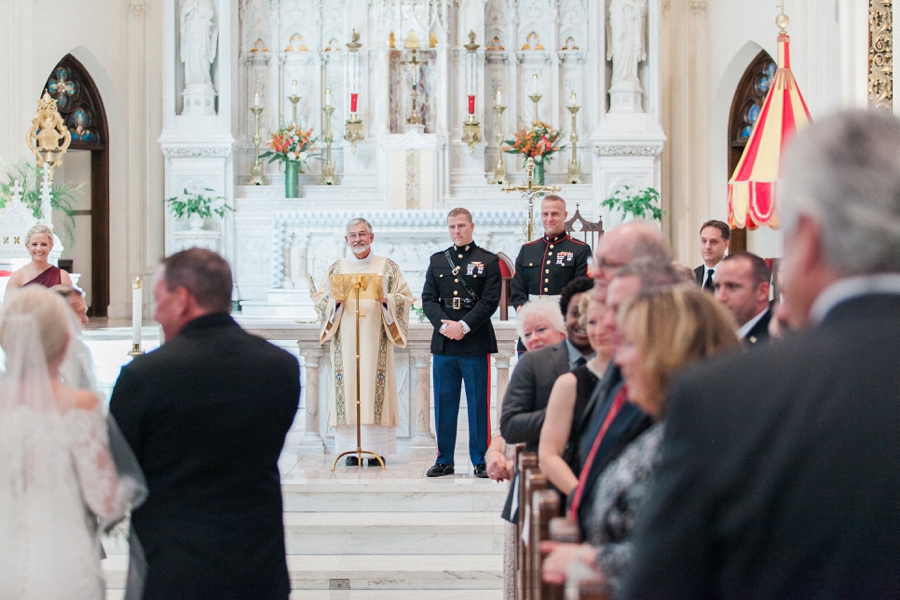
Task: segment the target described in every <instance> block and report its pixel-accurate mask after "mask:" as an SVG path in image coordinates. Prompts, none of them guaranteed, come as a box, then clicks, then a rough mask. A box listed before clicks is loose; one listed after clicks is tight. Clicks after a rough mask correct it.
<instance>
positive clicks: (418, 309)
mask: <svg viewBox="0 0 900 600" xmlns="http://www.w3.org/2000/svg"><path fill="white" fill-rule="evenodd" d="M411 308H412V312H414V313H416V315H418V316H419V323H424V322H425V309H424V308H423V307H422V297H421V296H419V297H417V298H416V299H415V300H413V303H412V307H411Z"/></svg>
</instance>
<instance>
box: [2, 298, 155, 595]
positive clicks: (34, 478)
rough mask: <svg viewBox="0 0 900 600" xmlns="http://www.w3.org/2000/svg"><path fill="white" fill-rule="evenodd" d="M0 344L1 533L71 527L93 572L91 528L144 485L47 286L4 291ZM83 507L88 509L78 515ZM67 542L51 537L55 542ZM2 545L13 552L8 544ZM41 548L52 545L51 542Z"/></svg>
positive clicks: (109, 521) (70, 315)
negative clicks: (0, 356) (1, 357)
mask: <svg viewBox="0 0 900 600" xmlns="http://www.w3.org/2000/svg"><path fill="white" fill-rule="evenodd" d="M0 346H2V349H3V351H4V353H5V365H4V367H5V368H4V370H3V373H2V374H0V511H2V512H5V513H6V514H0V529H2V533H3V534H4V535H5V536H9V537H11V538H16V537H17V536H18V537H22V538H24V539H29V540H31V541H30V543H35V542H34V540H43V539H45V537H46V536H45V537H41V536H42V534H43V533H44V531H43V530H44V529H46V528H47V527H48V525H47V524H46V523H45V522H44V521H50V520H51V518H52V521H53V527H54V528H55V529H56V530H57V531H60V532H61V533H60V534H59V535H60V536H61V538H64V537H65V535H68V534H67V533H66V532H70V531H71V532H74V533H72V534H71V538H69V539H71V540H74V539H80V538H82V537H83V538H85V539H86V540H88V542H86V543H92V544H93V548H94V550H93V551H94V552H95V554H94V555H93V557H91V560H85V562H84V566H85V570H87V569H93V570H95V571H96V570H97V569H98V567H99V556H100V553H101V552H102V548H101V546H100V533H101V532H102V531H107V530H110V529H112V528H113V527H114V526H115V525H116V523H118V522H120V521H122V519H124V518H125V517H126V516H127V515H128V514H129V511H130V510H131V509H132V508H134V507H136V506H139V505H140V503H141V502H143V500H144V498H146V494H147V486H146V482H145V480H144V477H143V475H142V473H141V471H140V468H139V466H138V463H137V460H136V459H135V457H134V454H133V453H132V452H131V449H130V447H129V445H128V443H127V441H126V440H125V439H124V437H123V436H122V434H121V433H120V432H119V430H118V427H116V425H115V423H114V422H112V420H111V419H110V420H108V421H107V420H106V419H107V417H105V416H104V415H103V406H104V404H105V403H104V402H102V401H101V399H100V395H99V394H98V392H97V390H96V389H90V386H91V382H93V381H94V378H93V374H91V373H85V372H84V371H85V368H86V366H87V365H88V364H90V363H89V362H85V361H84V360H83V357H79V356H78V352H79V351H81V349H86V347H83V342H81V340H80V339H79V338H78V334H77V324H76V320H75V314H74V312H73V311H72V310H71V309H70V307H69V306H68V304H67V303H66V302H65V300H63V299H62V298H61V297H60V296H58V295H57V294H55V293H53V292H50V291H49V290H47V289H46V288H43V287H41V286H36V285H35V286H27V287H25V288H23V289H21V290H18V291H17V293H16V294H15V295H14V296H11V297H7V299H6V301H5V302H4V305H3V308H2V310H0ZM63 374H65V375H63ZM70 505H75V506H74V507H73V506H70ZM36 506H37V507H39V508H36ZM79 509H80V510H79ZM87 513H91V514H92V515H93V517H92V518H91V519H88V520H87V521H85V514H87ZM79 516H80V517H81V522H77V521H78V517H79ZM73 520H74V521H76V522H74V523H72V522H71V521H73ZM47 535H48V536H52V535H53V532H52V531H51V532H47ZM29 536H30V537H29ZM47 539H51V540H52V538H47ZM67 541H69V540H68V539H59V540H58V545H60V546H64V545H65V544H66V542H67ZM129 542H130V543H131V546H132V547H131V554H132V563H133V564H132V569H133V570H134V575H135V576H136V581H135V582H131V581H129V587H132V586H133V585H134V584H137V585H138V588H137V589H138V590H140V584H141V583H142V581H143V574H144V573H145V572H146V561H143V564H140V563H141V561H142V559H143V553H142V551H141V549H140V545H139V543H138V542H137V540H136V539H133V540H132V539H130V540H129ZM3 543H4V542H3V541H2V540H0V544H3ZM7 549H12V550H13V552H12V554H13V556H15V552H14V550H15V546H14V545H13V544H10V545H9V546H7ZM50 552H55V549H53V548H52V546H51V550H50ZM60 552H62V550H60ZM10 568H12V567H10ZM7 574H8V573H7ZM93 575H94V576H95V577H99V576H100V575H101V574H100V573H93ZM48 576H51V575H50V574H48ZM86 576H87V575H86ZM131 577H132V573H131V572H130V573H129V578H131ZM0 585H2V581H0ZM129 592H130V593H129V595H131V590H129ZM138 593H139V591H138Z"/></svg>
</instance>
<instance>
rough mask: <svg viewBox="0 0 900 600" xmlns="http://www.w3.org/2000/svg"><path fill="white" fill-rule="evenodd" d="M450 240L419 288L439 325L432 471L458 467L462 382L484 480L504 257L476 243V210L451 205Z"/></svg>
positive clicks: (434, 338) (472, 448) (472, 450)
mask: <svg viewBox="0 0 900 600" xmlns="http://www.w3.org/2000/svg"><path fill="white" fill-rule="evenodd" d="M447 229H448V230H449V231H450V239H451V240H453V245H452V246H450V247H449V248H447V249H446V250H444V251H443V252H435V253H434V254H433V255H431V260H430V262H429V264H428V271H427V272H426V273H425V287H424V289H423V290H422V308H423V309H424V311H425V316H426V317H428V320H429V321H431V324H432V325H433V326H434V333H432V335H431V352H432V354H433V355H434V358H433V364H432V369H433V379H434V421H435V429H437V445H438V456H437V460H436V461H435V464H434V466H432V467H431V468H430V469H428V473H427V475H428V477H441V476H443V475H452V474H453V473H454V472H455V467H454V457H453V454H454V451H455V449H456V424H457V418H458V416H459V401H460V392H461V389H462V388H461V384H462V382H465V385H466V403H467V407H468V415H469V458H470V459H471V460H472V464H473V465H474V466H475V476H476V477H480V478H487V470H486V468H485V463H484V453H485V452H487V448H488V444H489V443H490V436H491V422H490V404H489V401H490V397H491V390H490V377H489V375H490V369H491V354H494V353H496V352H497V338H496V336H495V335H494V327H493V326H492V325H491V315H493V314H494V312H495V311H496V310H497V306H498V305H499V304H500V286H501V284H502V275H501V274H500V260H499V259H498V258H497V255H496V254H494V253H493V252H488V251H487V250H485V249H484V248H480V247H479V246H478V245H477V244H475V242H474V241H472V237H473V232H474V230H475V223H474V222H473V221H472V213H470V212H469V211H468V210H466V209H464V208H454V209H453V210H451V211H450V214H449V215H448V216H447Z"/></svg>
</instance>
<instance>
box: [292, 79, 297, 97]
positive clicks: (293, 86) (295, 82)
mask: <svg viewBox="0 0 900 600" xmlns="http://www.w3.org/2000/svg"><path fill="white" fill-rule="evenodd" d="M296 95H297V80H296V79H295V80H293V81H292V82H291V96H296Z"/></svg>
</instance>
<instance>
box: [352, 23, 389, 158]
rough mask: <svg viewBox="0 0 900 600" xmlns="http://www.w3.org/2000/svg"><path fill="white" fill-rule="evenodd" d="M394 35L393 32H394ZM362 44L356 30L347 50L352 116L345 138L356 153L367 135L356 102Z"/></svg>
mask: <svg viewBox="0 0 900 600" xmlns="http://www.w3.org/2000/svg"><path fill="white" fill-rule="evenodd" d="M392 35H393V34H392ZM360 48H362V44H360V43H359V34H358V33H357V32H356V30H355V29H354V30H353V33H352V34H351V36H350V41H349V42H348V43H347V50H349V51H350V55H349V57H350V82H351V86H352V87H351V89H350V118H349V119H347V122H346V123H344V139H345V140H347V141H348V142H350V152H352V153H353V154H356V144H357V143H358V142H361V141H362V140H363V138H364V137H365V136H364V135H363V132H362V119H360V118H359V115H358V114H357V111H356V109H357V107H356V106H355V105H356V103H357V102H358V101H359V87H358V85H359V49H360Z"/></svg>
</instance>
